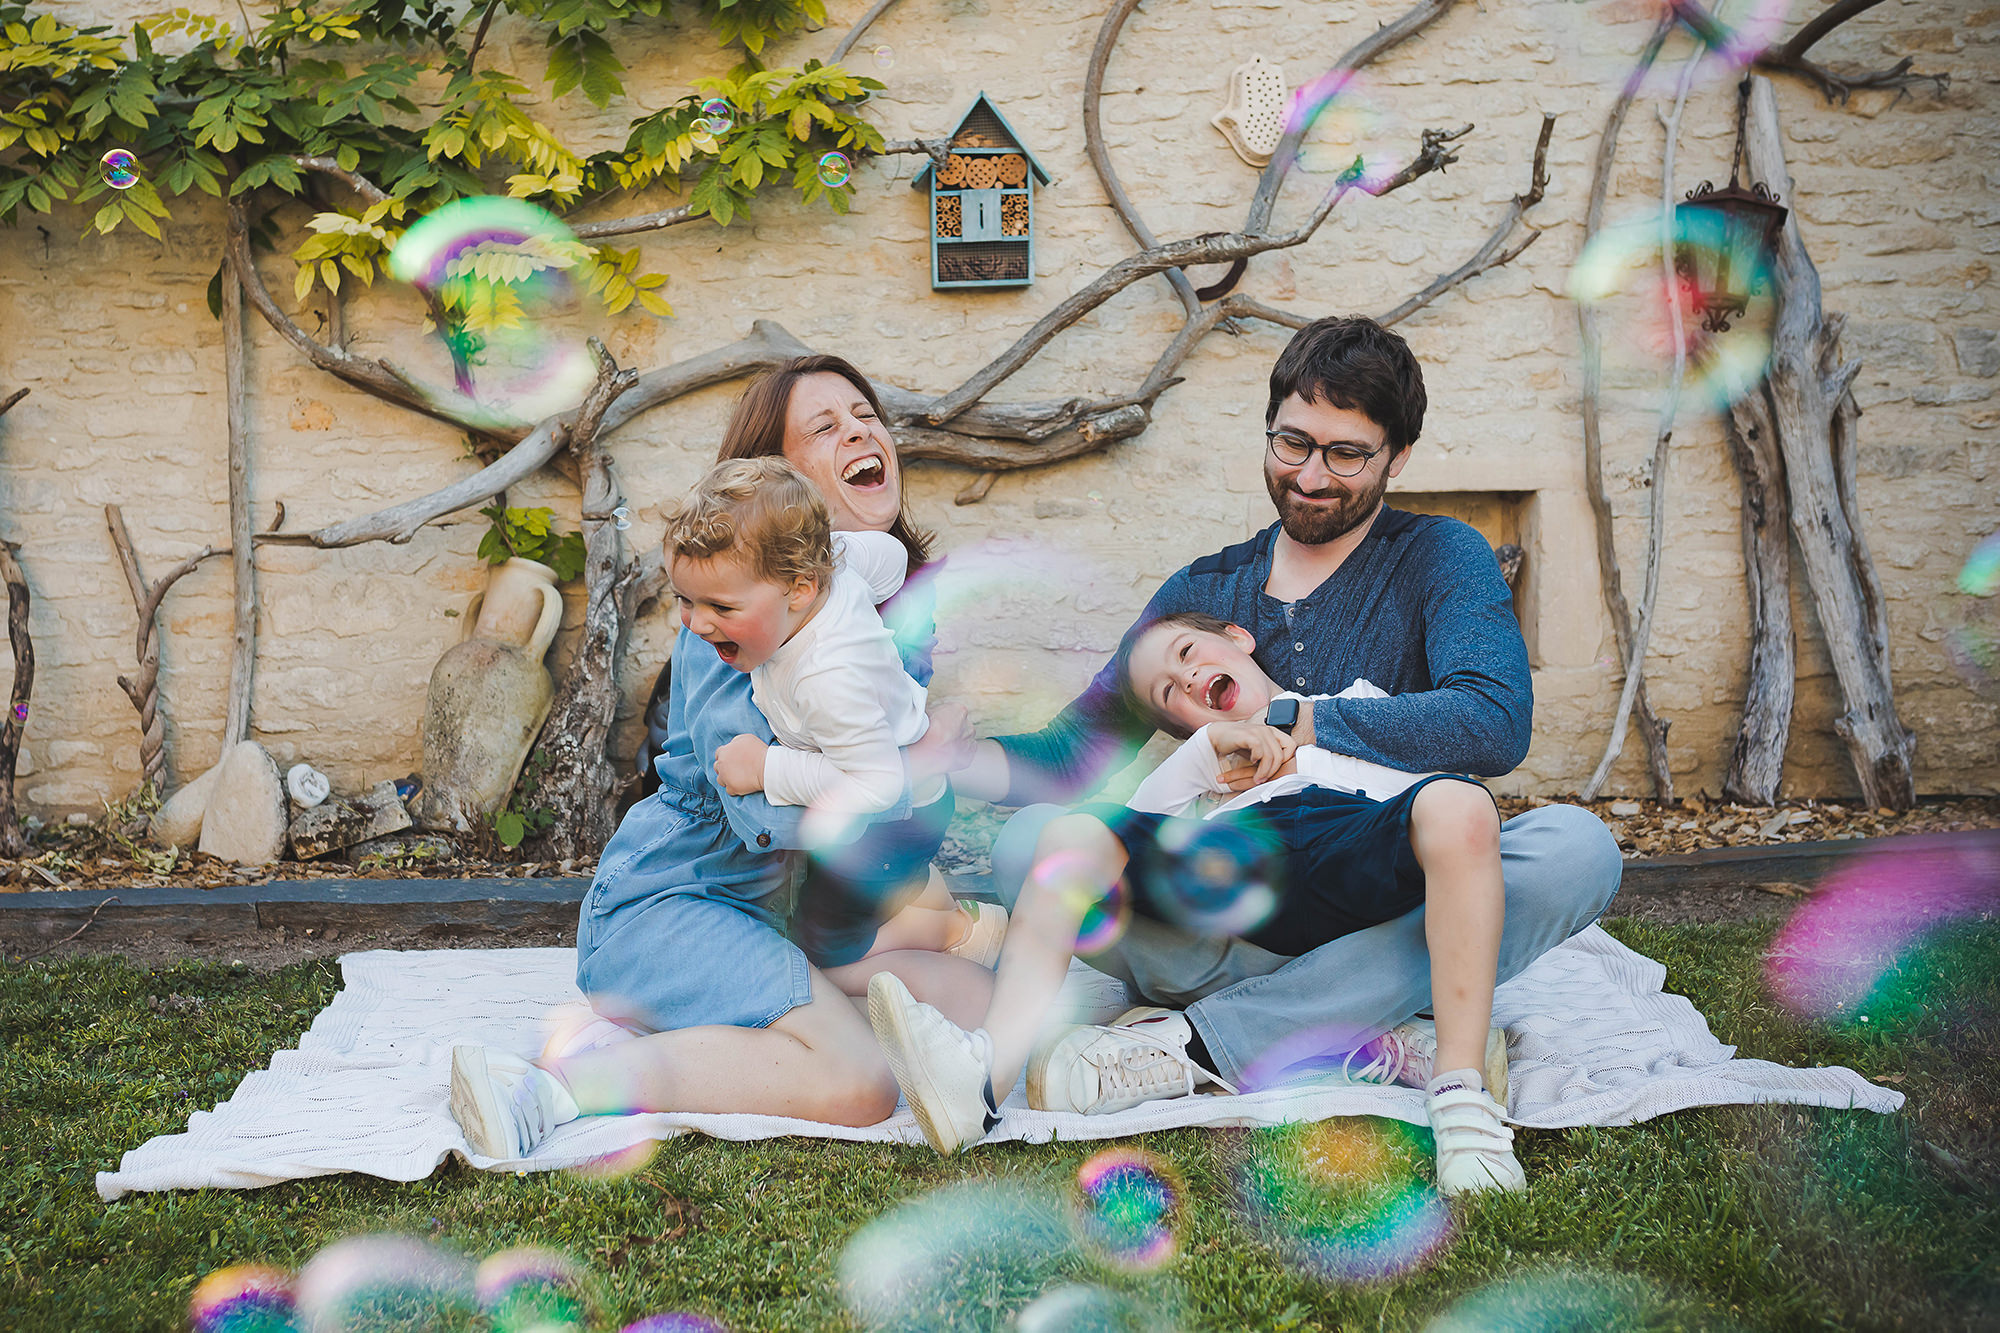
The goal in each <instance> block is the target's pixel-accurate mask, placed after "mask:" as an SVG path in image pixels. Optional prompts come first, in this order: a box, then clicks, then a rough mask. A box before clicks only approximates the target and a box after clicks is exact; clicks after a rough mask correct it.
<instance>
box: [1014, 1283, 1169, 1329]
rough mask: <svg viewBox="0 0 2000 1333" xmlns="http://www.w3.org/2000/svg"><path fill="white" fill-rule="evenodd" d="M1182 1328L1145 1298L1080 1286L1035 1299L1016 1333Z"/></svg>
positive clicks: (1016, 1322) (1018, 1318) (1020, 1318)
mask: <svg viewBox="0 0 2000 1333" xmlns="http://www.w3.org/2000/svg"><path fill="white" fill-rule="evenodd" d="M1178 1327H1179V1325H1178V1324H1177V1323H1176V1321H1175V1320H1174V1319H1173V1318H1172V1317H1171V1316H1170V1315H1168V1314H1167V1313H1166V1312H1165V1311H1163V1310H1160V1309H1158V1308H1156V1307H1154V1306H1153V1305H1152V1304H1151V1303H1150V1302H1148V1301H1147V1300H1146V1299H1145V1298H1144V1297H1143V1296H1137V1295H1132V1294H1129V1293H1126V1292H1122V1291H1112V1290H1110V1289H1108V1288H1106V1287H1096V1286H1089V1285H1086V1284H1083V1283H1078V1284H1076V1285H1074V1286H1066V1287H1056V1288H1054V1289H1053V1290H1051V1291H1048V1292H1046V1293H1044V1294H1043V1295H1041V1296H1038V1297H1036V1298H1035V1300H1034V1301H1032V1302H1031V1303H1030V1304H1029V1305H1028V1306H1027V1307H1026V1308H1025V1309H1023V1310H1022V1311H1021V1313H1020V1314H1019V1315H1018V1316H1016V1317H1015V1320H1014V1329H1015V1333H1174V1330H1175V1329H1177V1328H1178Z"/></svg>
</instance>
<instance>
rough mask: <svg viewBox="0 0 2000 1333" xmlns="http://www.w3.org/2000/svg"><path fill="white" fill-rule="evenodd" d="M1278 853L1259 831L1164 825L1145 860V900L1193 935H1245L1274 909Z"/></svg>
mask: <svg viewBox="0 0 2000 1333" xmlns="http://www.w3.org/2000/svg"><path fill="white" fill-rule="evenodd" d="M1277 852H1278V847H1277V844H1276V839H1275V838H1273V837H1271V836H1270V835H1269V834H1268V833H1267V832H1266V831H1265V830H1264V829H1262V828H1260V827H1256V826H1253V825H1246V824H1239V823H1233V822H1229V821H1227V820H1215V819H1177V820H1172V821H1169V822H1167V823H1165V824H1162V825H1161V826H1160V833H1159V837H1158V838H1157V839H1156V840H1155V843H1154V846H1153V847H1151V848H1150V849H1148V851H1147V854H1146V856H1145V861H1146V863H1147V864H1146V876H1147V878H1146V884H1147V888H1148V892H1149V896H1150V897H1151V899H1152V902H1153V905H1154V906H1155V907H1157V908H1158V909H1159V911H1160V914H1161V915H1162V916H1165V917H1166V918H1167V919H1168V920H1170V921H1172V922H1174V923H1175V924H1177V925H1179V926H1182V927H1184V928H1185V929H1187V930H1188V931H1191V932H1192V933H1194V934H1196V935H1216V936H1221V935H1237V936H1242V935H1248V934H1250V932H1252V931H1254V930H1256V929H1257V928H1258V927H1259V926H1262V925H1263V924H1264V923H1265V922H1267V921H1269V920H1270V919H1271V915H1272V913H1274V912H1275V911H1277V909H1278V900H1279V895H1280V892H1281V888H1282V886H1281V885H1280V883H1279V880H1278V876H1277V870H1278V868H1279V862H1278V859H1277Z"/></svg>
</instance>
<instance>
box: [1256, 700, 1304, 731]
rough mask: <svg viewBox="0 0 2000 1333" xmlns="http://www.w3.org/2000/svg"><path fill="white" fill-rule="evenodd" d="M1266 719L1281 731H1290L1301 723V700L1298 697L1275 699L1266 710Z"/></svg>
mask: <svg viewBox="0 0 2000 1333" xmlns="http://www.w3.org/2000/svg"><path fill="white" fill-rule="evenodd" d="M1264 721H1265V722H1266V723H1267V724H1268V725H1270V726H1273V727H1276V728H1278V729H1279V730H1280V731H1290V730H1291V729H1292V728H1293V727H1295V726H1297V725H1298V723H1299V701H1298V700H1297V699H1273V700H1271V706H1270V707H1269V708H1266V709H1265V710H1264Z"/></svg>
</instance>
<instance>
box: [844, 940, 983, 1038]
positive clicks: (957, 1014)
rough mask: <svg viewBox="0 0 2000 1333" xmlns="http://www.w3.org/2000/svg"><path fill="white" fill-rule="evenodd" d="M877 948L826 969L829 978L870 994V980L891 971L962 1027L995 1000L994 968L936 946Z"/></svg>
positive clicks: (970, 1025) (980, 1017)
mask: <svg viewBox="0 0 2000 1333" xmlns="http://www.w3.org/2000/svg"><path fill="white" fill-rule="evenodd" d="M876 941H877V948H876V949H875V950H873V951H871V952H870V953H869V954H868V956H867V957H865V958H863V959H861V960H860V961H859V962H853V963H847V964H844V965H842V966H840V967H830V968H827V969H826V975H827V978H828V980H830V981H832V982H833V984H834V985H836V986H838V987H840V989H841V990H843V991H845V992H846V993H847V994H849V995H852V996H865V995H867V994H868V979H869V978H870V977H872V976H874V975H875V974H876V973H877V972H893V973H895V974H896V976H897V977H898V978H900V979H901V980H902V983H903V984H904V985H905V986H908V987H909V988H910V994H912V995H914V996H915V997H916V998H917V999H919V1000H922V1001H923V1002H924V1003H925V1004H928V1005H931V1006H932V1007H934V1008H936V1009H937V1010H938V1011H939V1012H940V1013H942V1014H943V1015H944V1016H945V1017H946V1018H949V1019H950V1020H951V1021H952V1022H954V1023H956V1024H958V1025H959V1026H960V1027H962V1028H976V1027H978V1026H979V1024H980V1022H981V1021H982V1020H983V1019H984V1018H985V1017H986V1011H987V1009H988V1007H989V1006H990V1005H991V1004H992V1002H993V973H992V972H990V971H988V970H987V969H986V968H983V967H981V966H980V965H979V964H977V963H975V962H972V961H971V960H970V959H966V958H955V957H953V956H952V955H950V954H947V953H939V952H937V951H936V950H920V949H895V950H889V951H886V952H885V951H883V950H882V949H881V948H880V941H881V936H880V935H877V936H876Z"/></svg>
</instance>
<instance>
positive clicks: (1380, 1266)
mask: <svg viewBox="0 0 2000 1333" xmlns="http://www.w3.org/2000/svg"><path fill="white" fill-rule="evenodd" d="M1415 1133H1416V1131H1415V1130H1414V1129H1413V1128H1412V1127H1410V1126H1407V1125H1403V1124H1402V1123H1401V1122H1399V1121H1375V1120H1366V1121H1354V1120H1333V1121H1325V1122H1322V1123H1319V1124H1314V1125H1305V1126H1296V1127H1288V1128H1286V1129H1282V1130H1274V1131H1268V1132H1262V1133H1259V1134H1257V1135H1256V1136H1255V1137H1254V1139H1253V1140H1252V1145H1251V1148H1250V1152H1249V1155H1248V1159H1247V1160H1246V1161H1245V1162H1244V1163H1243V1165H1242V1166H1241V1167H1240V1168H1239V1170H1238V1171H1237V1175H1236V1183H1237V1197H1238V1199H1239V1201H1240V1203H1241V1206H1242V1208H1243V1212H1244V1216H1245V1219H1246V1220H1247V1221H1248V1222H1249V1224H1250V1226H1251V1228H1252V1229H1253V1230H1254V1231H1256V1232H1257V1233H1258V1234H1259V1235H1260V1236H1261V1237H1263V1239H1264V1240H1265V1242H1266V1243H1267V1244H1269V1245H1270V1246H1271V1248H1272V1249H1273V1250H1275V1251H1276V1252H1277V1254H1278V1255H1279V1257H1280V1258H1281V1259H1283V1260H1284V1261H1285V1262H1286V1263H1288V1264H1290V1265H1292V1266H1293V1267H1295V1268H1298V1269H1300V1270H1301V1271H1303V1272H1306V1273H1309V1274H1311V1275H1313V1276H1315V1277H1319V1278H1322V1279H1324V1280H1327V1281H1332V1282H1377V1281H1381V1280H1382V1279H1384V1278H1389V1277H1394V1276H1395V1275H1397V1274H1399V1273H1403V1272H1406V1271H1408V1270H1409V1269H1411V1268H1414V1267H1416V1266H1417V1265H1418V1264H1421V1263H1423V1262H1424V1261H1425V1260H1426V1259H1428V1258H1430V1257H1431V1256H1433V1255H1435V1254H1436V1253H1438V1251H1439V1250H1440V1249H1441V1248H1443V1246H1444V1244H1445V1242H1446V1241H1447V1240H1448V1239H1449V1238H1450V1235H1451V1214H1450V1213H1449V1212H1448V1211H1447V1210H1446V1209H1445V1206H1444V1203H1443V1201H1442V1200H1441V1199H1439V1198H1438V1196H1437V1193H1436V1191H1434V1190H1432V1189H1431V1187H1430V1186H1429V1185H1428V1184H1426V1183H1425V1182H1423V1181H1422V1180H1419V1179H1418V1178H1417V1177H1416V1174H1415V1172H1414V1170H1412V1169H1411V1167H1410V1165H1409V1160H1408V1159H1409V1158H1410V1157H1412V1156H1414V1155H1415V1153H1414V1148H1413V1145H1412V1143H1411V1142H1410V1139H1411V1138H1412V1137H1413V1136H1414V1135H1415ZM1391 1136H1396V1137H1395V1138H1392V1137H1391ZM1371 1139H1375V1140H1377V1141H1375V1142H1371V1141H1370V1140H1371ZM1398 1139H1400V1140H1401V1141H1400V1142H1398V1141H1397V1140H1398Z"/></svg>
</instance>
